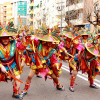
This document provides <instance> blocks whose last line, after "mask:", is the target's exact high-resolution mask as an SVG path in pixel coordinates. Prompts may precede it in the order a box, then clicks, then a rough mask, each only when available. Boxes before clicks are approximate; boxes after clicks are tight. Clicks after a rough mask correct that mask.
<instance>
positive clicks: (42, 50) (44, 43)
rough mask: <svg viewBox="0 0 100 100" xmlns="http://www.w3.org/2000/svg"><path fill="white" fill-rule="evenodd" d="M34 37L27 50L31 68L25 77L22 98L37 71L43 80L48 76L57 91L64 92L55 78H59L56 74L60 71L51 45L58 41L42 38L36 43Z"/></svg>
mask: <svg viewBox="0 0 100 100" xmlns="http://www.w3.org/2000/svg"><path fill="white" fill-rule="evenodd" d="M36 37H37V36H36ZM36 37H35V38H34V43H33V44H29V46H30V49H29V50H28V55H29V56H28V59H31V60H30V61H31V62H30V63H29V64H30V66H31V67H30V68H31V70H30V73H29V75H28V77H27V80H26V84H25V87H24V90H23V91H22V94H21V95H22V96H24V95H26V94H27V91H28V89H29V87H30V83H31V80H32V78H33V76H34V75H35V74H36V72H37V71H39V72H40V73H41V75H42V76H43V77H44V78H45V79H46V78H47V76H48V75H49V76H50V77H51V78H52V79H53V81H54V83H55V85H56V88H57V89H58V90H62V91H63V90H64V87H63V86H62V85H60V84H59V81H58V78H57V77H58V76H59V74H58V72H59V71H60V69H59V63H58V60H57V58H56V51H55V50H54V49H53V47H54V44H53V43H56V42H59V41H58V40H57V41H54V40H55V38H52V37H51V38H52V39H54V40H52V39H51V38H50V37H48V36H47V37H46V36H45V37H42V39H40V38H38V39H39V41H38V40H37V38H36ZM47 38H48V39H47ZM49 39H51V40H49ZM52 42H53V43H52ZM26 55H27V52H26ZM23 62H24V60H23ZM23 65H24V63H23ZM57 68H58V69H57ZM37 69H38V70H37ZM42 72H44V73H45V74H42Z"/></svg>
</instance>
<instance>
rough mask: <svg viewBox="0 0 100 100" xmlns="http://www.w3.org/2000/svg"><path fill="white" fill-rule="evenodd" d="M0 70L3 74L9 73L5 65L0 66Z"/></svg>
mask: <svg viewBox="0 0 100 100" xmlns="http://www.w3.org/2000/svg"><path fill="white" fill-rule="evenodd" d="M0 68H1V71H2V72H3V73H7V71H6V68H5V67H4V66H3V65H2V66H0Z"/></svg>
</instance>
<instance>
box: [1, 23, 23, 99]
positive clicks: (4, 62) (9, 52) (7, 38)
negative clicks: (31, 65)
mask: <svg viewBox="0 0 100 100" xmlns="http://www.w3.org/2000/svg"><path fill="white" fill-rule="evenodd" d="M12 24H13V22H9V24H8V26H7V27H6V28H1V30H0V68H1V70H0V81H5V82H6V81H8V79H9V80H12V79H14V81H13V97H14V98H19V99H22V98H21V97H20V95H19V89H20V82H21V81H20V80H19V79H20V74H21V73H22V68H21V66H20V64H19V61H18V51H17V47H16V41H15V40H13V39H12V36H16V35H17V34H16V31H17V30H16V29H14V28H13V25H12ZM9 75H10V76H9Z"/></svg>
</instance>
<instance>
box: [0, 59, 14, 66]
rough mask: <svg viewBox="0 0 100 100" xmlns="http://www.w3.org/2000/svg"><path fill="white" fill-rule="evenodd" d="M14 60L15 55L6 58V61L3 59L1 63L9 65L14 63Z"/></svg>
mask: <svg viewBox="0 0 100 100" xmlns="http://www.w3.org/2000/svg"><path fill="white" fill-rule="evenodd" d="M13 62H14V57H13V58H11V59H9V60H6V61H1V63H2V64H3V65H4V66H7V65H12V64H13Z"/></svg>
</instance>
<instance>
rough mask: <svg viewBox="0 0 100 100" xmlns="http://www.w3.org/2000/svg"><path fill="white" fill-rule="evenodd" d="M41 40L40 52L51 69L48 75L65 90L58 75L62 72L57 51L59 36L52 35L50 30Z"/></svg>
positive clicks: (59, 88)
mask: <svg viewBox="0 0 100 100" xmlns="http://www.w3.org/2000/svg"><path fill="white" fill-rule="evenodd" d="M41 40H42V41H41V42H40V44H39V47H38V49H39V52H40V54H41V55H42V56H43V57H44V59H45V60H46V64H47V66H48V68H49V69H50V73H48V75H49V76H50V77H51V78H52V79H53V81H54V83H55V85H56V88H57V89H58V90H62V91H63V90H64V87H63V86H62V85H60V84H59V81H58V77H59V73H60V72H61V65H62V64H61V63H59V61H58V59H57V52H56V50H55V49H56V46H57V44H58V43H59V40H58V38H56V37H54V36H52V34H51V33H50V32H49V29H48V34H47V35H45V36H43V37H42V38H41Z"/></svg>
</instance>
